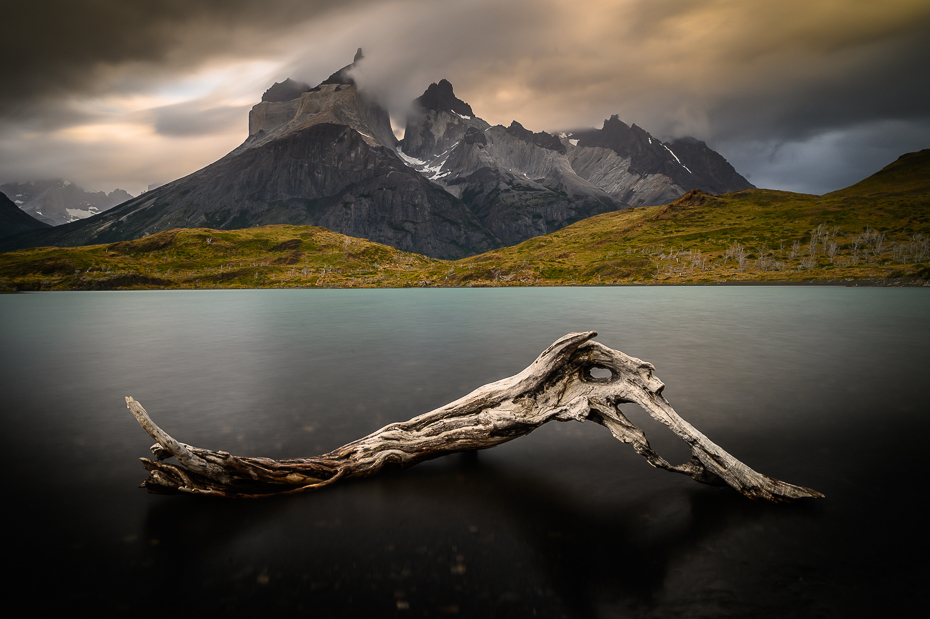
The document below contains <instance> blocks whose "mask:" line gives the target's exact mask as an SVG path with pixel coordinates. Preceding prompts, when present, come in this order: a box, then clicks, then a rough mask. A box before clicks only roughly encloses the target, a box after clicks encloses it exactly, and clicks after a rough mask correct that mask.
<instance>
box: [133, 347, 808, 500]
mask: <svg viewBox="0 0 930 619" xmlns="http://www.w3.org/2000/svg"><path fill="white" fill-rule="evenodd" d="M596 335H597V334H596V333H595V332H593V331H588V332H584V333H569V334H568V335H565V336H563V337H562V338H560V339H559V340H557V341H556V342H555V343H554V344H552V345H551V346H550V347H549V348H547V349H546V350H545V351H543V353H542V354H540V355H539V357H538V358H537V359H536V360H535V361H534V362H533V363H532V364H530V366H529V367H527V368H526V369H525V370H523V371H522V372H520V373H519V374H516V375H515V376H511V377H510V378H505V379H502V380H499V381H497V382H494V383H490V384H488V385H485V386H483V387H479V388H478V389H476V390H475V391H473V392H471V393H469V394H468V395H466V396H464V397H462V398H460V399H458V400H456V401H454V402H452V403H450V404H447V405H445V406H443V407H441V408H437V409H436V410H433V411H430V412H428V413H424V414H422V415H419V416H417V417H414V418H412V419H410V420H409V421H404V422H400V423H392V424H390V425H388V426H385V427H383V428H381V429H380V430H378V431H376V432H374V433H372V434H369V435H368V436H366V437H364V438H361V439H359V440H357V441H354V442H352V443H349V444H347V445H344V446H343V447H339V448H338V449H335V450H333V451H331V452H329V453H326V454H323V455H320V456H316V457H311V458H298V459H289V460H272V459H270V458H254V457H240V456H234V455H231V454H229V453H227V452H225V451H212V450H208V449H201V448H199V447H192V446H190V445H186V444H184V443H181V442H179V441H177V440H175V439H174V438H172V437H171V436H169V435H168V434H167V433H166V432H164V431H163V430H162V429H161V428H159V427H158V426H157V425H155V423H154V422H153V421H152V419H151V418H150V417H149V415H148V413H147V412H146V411H145V409H144V408H142V405H141V404H140V403H139V402H136V401H135V400H134V399H133V398H131V397H127V398H126V404H127V406H128V407H129V410H130V411H131V412H132V414H133V415H134V416H135V417H136V419H137V420H138V422H139V424H140V425H141V426H142V427H143V428H144V429H145V431H146V432H147V433H148V434H149V436H151V437H152V438H153V439H154V440H155V441H156V444H155V445H153V446H152V448H151V449H152V452H153V453H154V454H155V460H149V459H148V458H142V465H143V467H144V468H145V469H146V470H147V471H149V476H148V478H147V479H146V480H145V481H144V482H143V483H142V487H145V488H147V489H148V490H149V492H154V493H172V492H185V493H191V494H205V495H214V496H224V497H242V498H254V497H261V496H268V495H272V494H281V493H294V492H304V491H308V490H313V489H318V488H322V487H325V486H328V485H330V484H333V483H335V482H337V481H339V480H341V479H349V478H352V477H365V476H368V475H372V474H374V473H377V472H378V471H380V470H381V469H382V468H384V467H386V466H389V465H396V466H410V465H414V464H417V463H418V462H422V461H424V460H429V459H432V458H437V457H440V456H444V455H447V454H451V453H455V452H460V451H471V450H476V449H487V448H489V447H494V446H496V445H500V444H501V443H505V442H507V441H511V440H513V439H515V438H518V437H520V436H524V435H526V434H529V433H530V432H532V431H533V430H535V429H536V428H538V427H539V426H541V425H543V424H544V423H547V422H549V421H580V422H583V421H585V420H590V421H593V422H595V423H598V424H600V425H602V426H604V427H606V428H607V429H608V430H609V431H610V433H611V434H612V435H613V436H614V437H615V438H616V439H618V440H619V441H621V442H623V443H627V444H629V445H631V446H632V447H633V449H634V450H635V451H636V453H638V454H640V455H641V456H643V457H644V458H645V459H646V461H647V462H649V464H651V465H652V466H654V467H656V468H660V469H665V470H668V471H673V472H676V473H682V474H685V475H688V476H689V477H691V478H693V479H695V480H696V481H699V482H702V483H707V484H714V485H729V486H731V487H733V488H734V489H736V490H737V491H738V492H740V493H742V494H744V495H745V496H747V497H750V498H753V499H767V500H770V501H786V500H792V499H797V498H803V497H822V496H823V495H821V494H820V493H819V492H816V491H815V490H811V489H810V488H804V487H801V486H795V485H792V484H788V483H785V482H782V481H779V480H777V479H774V478H772V477H768V476H766V475H762V474H760V473H757V472H756V471H754V470H752V469H751V468H749V467H748V466H746V465H745V464H743V463H742V462H740V461H739V460H737V459H736V458H734V457H733V456H731V455H730V454H729V453H727V452H726V451H724V450H723V449H721V448H720V447H719V446H717V445H716V444H714V443H713V442H711V441H710V439H708V438H707V437H706V436H704V435H703V434H702V433H701V432H699V431H698V430H697V429H695V428H694V427H693V426H692V425H691V424H689V423H688V422H687V421H685V420H684V419H682V418H681V417H679V416H678V414H677V413H676V412H675V411H674V410H673V409H672V407H671V405H670V404H669V403H668V401H667V400H666V399H665V398H664V397H663V396H662V390H663V389H664V388H665V385H664V384H663V383H662V381H660V380H659V379H658V378H657V377H656V376H655V375H654V374H653V371H654V370H655V368H654V367H653V366H652V364H650V363H646V362H644V361H641V360H640V359H637V358H635V357H630V356H628V355H625V354H624V353H622V352H620V351H617V350H613V349H611V348H608V347H607V346H604V345H603V344H599V343H598V342H595V341H593V340H592V338H594V337H595V336H596ZM595 370H601V371H600V372H598V376H595V374H594V372H593V371H595ZM604 371H606V372H607V373H609V376H605V377H601V376H600V374H603V373H604ZM628 403H635V404H638V405H640V406H641V407H643V408H644V409H645V410H646V411H648V412H649V414H650V415H651V416H652V417H654V418H655V419H657V420H659V421H660V422H662V423H664V424H665V425H667V426H668V427H669V428H671V429H672V431H673V432H674V433H675V434H676V435H678V437H679V438H681V439H682V440H684V441H685V442H686V443H687V444H688V445H689V446H690V447H691V454H692V455H691V459H690V461H688V462H686V463H684V464H679V465H671V464H669V463H668V462H667V461H666V460H665V459H663V458H662V457H661V456H659V455H658V454H657V453H656V452H655V451H653V450H652V448H651V447H650V446H649V442H648V441H647V440H646V435H645V434H644V433H643V431H642V430H641V429H640V428H638V427H637V426H636V425H634V424H633V423H632V422H631V421H630V420H629V419H628V418H627V417H626V416H625V415H624V414H623V413H622V412H621V411H620V406H621V405H624V404H628ZM172 456H173V457H174V458H175V459H176V461H177V463H176V464H170V463H167V462H164V460H165V459H166V458H169V457H172Z"/></svg>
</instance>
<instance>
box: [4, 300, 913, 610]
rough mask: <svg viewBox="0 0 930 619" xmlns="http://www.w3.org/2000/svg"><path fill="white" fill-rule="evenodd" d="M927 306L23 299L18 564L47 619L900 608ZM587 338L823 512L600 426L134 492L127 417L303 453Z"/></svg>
mask: <svg viewBox="0 0 930 619" xmlns="http://www.w3.org/2000/svg"><path fill="white" fill-rule="evenodd" d="M923 292H924V291H912V290H903V291H901V290H847V289H824V288H809V289H793V288H785V289H776V288H762V289H751V288H739V289H736V288H732V289H725V290H722V289H704V288H690V289H688V288H680V289H662V288H656V289H587V290H584V289H574V290H500V291H494V290H481V291H465V290H449V291H441V290H437V291H326V292H323V291H321V292H314V291H245V292H242V293H235V292H231V293H216V294H210V293H203V294H201V293H128V294H124V293H114V294H108V293H88V294H57V295H56V294H39V295H16V296H5V297H0V312H2V315H0V317H2V319H3V320H2V322H0V324H2V325H3V327H2V328H3V329H4V331H3V337H2V339H0V345H2V350H0V353H2V356H0V358H2V359H3V363H4V366H3V371H2V373H0V382H2V384H0V387H2V393H3V402H4V406H3V415H4V421H5V423H6V427H7V428H8V432H7V433H5V435H4V438H3V439H2V440H3V445H2V448H3V453H4V454H5V457H6V458H8V461H9V462H11V463H14V464H13V466H10V467H7V468H6V469H5V475H6V477H7V478H8V479H6V480H5V481H6V482H7V483H6V487H7V489H8V491H9V492H10V496H13V497H19V500H17V501H15V502H14V503H13V504H12V506H11V507H10V512H11V515H12V517H13V519H14V523H15V525H14V529H13V530H14V531H15V533H16V535H17V536H19V537H22V538H23V539H26V540H28V542H29V546H28V548H27V549H26V550H23V551H17V553H16V554H14V557H13V559H14V562H15V563H16V564H17V565H18V566H20V568H19V574H18V575H17V576H16V579H15V581H14V584H15V585H16V586H15V589H16V591H18V592H19V593H18V594H19V595H20V596H21V597H22V598H23V599H24V600H28V601H29V603H30V604H31V605H32V606H33V607H35V608H44V607H54V608H60V609H63V608H65V607H73V605H74V604H76V603H79V602H85V603H93V604H94V605H95V606H94V607H95V608H98V609H100V610H102V611H104V612H106V611H110V612H139V611H140V610H141V609H143V608H149V607H150V606H151V604H152V600H153V599H165V596H170V599H172V600H175V601H177V602H178V603H183V604H185V605H187V606H189V607H191V608H196V609H201V610H209V611H217V610H225V611H227V612H230V613H232V614H245V613H246V612H251V613H254V614H267V613H269V612H273V611H287V612H293V611H298V612H307V613H309V614H312V615H313V616H321V617H328V616H332V617H354V616H384V615H394V614H396V615H398V616H442V615H444V614H447V615H453V616H455V615H459V616H532V615H533V614H534V613H535V615H536V616H542V617H626V616H654V617H669V616H676V617H677V616H683V615H687V616H697V617H719V616H761V617H784V616H808V617H818V616H828V615H834V616H854V615H857V614H859V613H861V612H862V611H864V610H869V609H871V608H875V609H879V608H881V609H882V611H883V612H894V611H896V610H901V611H902V612H903V610H904V609H905V608H907V607H908V605H909V604H913V603H914V602H915V599H916V597H917V596H918V595H919V592H920V591H922V587H923V583H924V582H925V579H926V577H927V576H928V575H930V574H928V570H927V568H926V567H925V565H924V563H923V562H922V561H921V557H922V556H923V553H924V552H926V550H927V539H926V536H925V535H922V534H921V533H920V531H922V530H923V522H922V516H921V512H920V511H919V510H917V509H915V503H914V501H915V497H914V495H915V494H917V491H916V490H915V489H919V488H920V487H922V484H923V482H922V480H921V478H920V476H919V470H920V460H919V459H920V458H921V454H922V453H923V450H924V445H923V444H922V439H921V437H922V436H924V435H926V432H927V430H930V427H928V426H930V416H928V415H924V414H923V413H924V412H925V410H926V406H925V404H924V403H923V399H922V397H923V396H922V393H921V387H922V380H923V376H922V373H923V371H924V368H926V367H927V366H928V362H930V353H928V350H930V346H927V344H928V343H930V337H928V336H930V325H928V322H930V321H927V320H926V317H927V316H928V315H930V311H928V310H930V301H928V298H927V295H926V294H922V293H923ZM592 323H594V324H592ZM10 325H15V326H16V327H15V329H14V328H11V327H10ZM592 327H593V328H596V329H598V330H599V331H600V333H601V335H600V336H599V338H598V339H599V340H600V341H602V342H604V343H606V344H608V345H610V346H613V347H616V348H619V349H621V350H624V351H625V352H628V353H630V354H633V355H635V356H638V357H641V358H644V359H647V360H649V361H651V362H653V363H655V364H656V366H657V368H658V370H657V374H658V375H659V376H660V377H661V378H662V379H663V380H664V381H665V382H666V384H667V385H668V388H667V389H666V392H665V395H666V396H667V397H668V398H669V400H670V401H671V402H672V405H673V406H674V407H675V408H676V410H677V411H678V412H679V413H681V414H682V416H684V417H685V418H686V419H688V420H689V421H691V422H692V423H694V425H695V426H697V427H698V428H700V429H701V430H702V431H704V432H705V433H706V434H708V436H709V437H710V438H711V439H712V440H714V441H715V442H717V443H718V444H720V445H721V446H722V447H724V448H725V449H727V450H728V451H730V452H731V453H733V454H734V455H735V456H736V457H738V458H740V459H742V460H744V461H745V462H747V464H749V465H750V466H752V467H754V468H756V469H757V470H760V471H762V472H765V473H768V474H771V475H773V476H775V477H779V478H781V479H785V480H787V481H790V482H794V483H800V484H803V485H808V486H811V487H813V488H816V489H817V490H820V491H822V492H824V493H825V494H826V495H827V499H825V500H824V501H812V502H806V503H800V504H797V505H780V506H772V505H767V504H760V503H754V502H751V501H747V500H745V499H743V498H742V497H740V496H737V495H735V493H732V492H730V491H728V490H726V489H717V488H709V487H703V486H700V485H697V484H695V483H694V482H693V481H691V480H689V479H687V478H685V477H683V476H676V475H672V474H669V473H666V472H662V471H656V470H653V469H651V468H650V467H649V466H648V465H646V464H645V463H644V462H643V460H642V459H641V458H639V457H638V456H636V455H635V454H633V453H632V452H631V450H630V449H629V448H628V447H626V446H624V445H621V444H620V443H618V442H617V441H615V440H613V439H612V438H611V437H610V435H609V433H608V432H607V431H606V430H604V429H603V428H601V427H599V426H596V425H594V424H584V425H581V424H576V423H571V424H559V425H547V426H545V427H543V428H541V429H540V430H538V431H537V432H535V433H533V434H532V435H530V436H528V437H525V438H522V439H520V440H518V441H515V442H512V443H508V444H506V445H503V446H500V447H498V448H495V449H493V450H488V451H484V452H481V453H480V454H479V455H478V456H477V457H469V456H456V457H450V458H445V459H441V460H437V461H433V462H429V463H426V464H424V465H421V466H418V467H415V468H413V469H410V470H407V471H402V472H396V473H390V474H387V475H383V476H379V477H376V478H372V479H369V480H361V481H356V482H351V483H346V484H343V485H337V486H334V487H332V488H329V489H326V490H325V491H323V492H318V493H316V494H312V495H308V496H295V497H279V498H276V499H272V500H263V501H241V502H237V501H213V500H200V499H197V498H192V497H154V496H148V495H146V494H145V493H144V492H142V491H138V490H136V489H135V487H134V486H135V485H136V484H138V483H139V482H140V481H141V480H142V478H143V477H144V473H143V471H142V470H141V468H140V467H139V466H138V464H137V460H136V459H137V458H138V457H140V456H145V455H147V451H146V447H147V445H148V444H149V443H150V440H149V439H148V438H147V437H146V436H145V435H144V433H143V432H142V431H141V430H140V429H139V428H138V426H137V425H136V424H135V422H134V420H133V419H132V418H131V417H130V416H129V414H128V413H127V412H126V411H125V408H124V405H123V403H122V396H124V395H133V396H134V397H136V398H137V399H139V400H140V401H141V402H143V404H144V405H145V406H146V407H147V408H148V410H149V412H150V413H152V415H153V416H154V417H155V419H156V421H158V422H159V423H160V424H161V425H162V426H163V427H165V428H166V429H167V430H168V431H169V432H171V433H172V434H174V435H175V436H177V437H178V438H180V439H181V440H184V441H186V442H190V443H192V444H201V445H203V446H205V447H212V448H219V449H227V450H229V451H234V452H237V453H242V454H244V455H268V456H273V457H293V456H300V455H307V454H313V453H320V452H323V451H327V450H329V449H331V448H333V447H335V446H337V445H339V444H342V443H344V442H347V441H350V440H352V439H354V438H357V437H359V436H361V435H363V434H366V433H368V432H370V431H372V430H374V429H376V428H378V427H380V426H381V425H384V424H385V423H388V422H389V421H393V420H397V419H406V418H409V417H410V416H412V415H414V414H417V413H419V412H423V411H425V410H429V409H431V408H433V407H435V406H438V405H441V404H444V403H446V402H448V401H451V400H453V399H455V398H457V397H459V396H461V395H463V394H464V393H466V392H467V391H469V390H471V389H472V388H474V387H476V386H478V385H480V384H483V383H486V382H488V381H490V380H496V379H498V378H501V377H502V376H506V375H509V374H512V373H514V372H516V371H519V370H520V369H522V368H523V367H525V366H526V365H527V364H528V363H529V362H530V361H531V360H532V359H533V358H534V357H535V356H536V355H537V354H538V353H539V352H540V351H541V350H542V349H543V348H545V347H546V346H547V345H548V344H549V343H551V342H552V341H553V340H554V339H556V338H557V337H558V336H560V335H562V334H564V333H565V332H567V331H570V330H582V329H588V328H592ZM348 385H351V386H348ZM889 385H890V386H893V388H890V389H889V388H887V386H889ZM625 412H627V413H628V414H630V415H631V416H634V417H635V416H636V411H635V410H627V409H625ZM637 421H638V422H643V423H644V424H645V423H646V422H645V420H641V419H637ZM659 430H662V431H665V429H664V427H662V426H659V427H657V428H652V429H650V428H648V427H647V435H648V436H649V437H650V439H651V440H652V442H653V445H654V446H655V447H656V448H657V450H658V451H659V452H660V453H663V454H665V455H667V456H668V457H669V458H671V459H672V460H674V461H679V460H683V459H684V458H685V457H686V456H687V454H686V452H685V453H683V454H676V452H675V451H674V450H675V449H679V446H680V444H679V443H678V441H677V439H675V437H672V436H665V435H663V434H661V433H660V434H656V432H657V431H659ZM666 434H667V432H666ZM27 462H28V463H29V464H28V466H26V465H25V464H24V463H27ZM52 590H54V591H55V592H56V594H55V595H50V594H49V592H50V591H52Z"/></svg>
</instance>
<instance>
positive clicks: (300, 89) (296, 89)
mask: <svg viewBox="0 0 930 619" xmlns="http://www.w3.org/2000/svg"><path fill="white" fill-rule="evenodd" d="M308 90H310V85H309V84H304V83H303V82H295V81H294V80H292V79H291V78H287V79H286V80H284V81H283V82H275V83H274V84H273V85H272V86H271V88H269V89H268V90H266V91H265V93H264V94H263V95H262V101H271V102H272V103H276V102H279V101H290V100H292V99H296V98H298V97H299V96H300V95H302V94H303V93H305V92H307V91H308Z"/></svg>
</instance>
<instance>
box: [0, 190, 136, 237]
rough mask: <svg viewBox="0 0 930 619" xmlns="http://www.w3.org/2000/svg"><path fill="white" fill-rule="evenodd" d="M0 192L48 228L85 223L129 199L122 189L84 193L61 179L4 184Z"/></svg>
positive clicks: (130, 197) (128, 195)
mask: <svg viewBox="0 0 930 619" xmlns="http://www.w3.org/2000/svg"><path fill="white" fill-rule="evenodd" d="M0 192H3V193H4V194H6V195H7V196H8V197H9V198H10V199H11V200H12V201H13V202H15V203H16V205H17V206H19V208H21V209H22V210H23V211H24V212H26V213H28V214H29V215H31V216H33V217H35V218H36V219H38V220H39V221H43V222H45V223H47V224H49V225H51V226H59V225H61V224H66V223H71V222H74V221H78V220H80V219H86V218H87V217H91V216H93V215H96V214H98V213H102V212H103V211H105V210H107V209H110V208H112V207H114V206H116V205H117V204H120V203H122V202H125V201H126V200H130V199H132V195H131V194H129V192H127V191H123V190H122V189H115V190H113V191H111V192H110V193H105V192H103V191H97V192H91V191H85V190H84V188H83V187H80V186H78V185H75V184H74V183H72V182H69V181H66V180H63V179H53V180H44V181H31V182H28V183H5V184H3V185H0Z"/></svg>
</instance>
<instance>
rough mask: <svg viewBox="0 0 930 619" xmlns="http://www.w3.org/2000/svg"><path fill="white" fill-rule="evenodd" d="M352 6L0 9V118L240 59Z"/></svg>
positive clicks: (161, 1) (339, 1)
mask: <svg viewBox="0 0 930 619" xmlns="http://www.w3.org/2000/svg"><path fill="white" fill-rule="evenodd" d="M354 4H357V3H356V2H354V1H353V0H276V1H273V2H272V1H263V0H131V1H125V0H85V1H78V2H75V1H73V0H32V1H30V2H15V3H7V5H5V6H4V21H5V23H6V24H7V25H12V27H7V28H4V33H3V37H2V38H0V75H3V81H4V88H3V89H2V90H0V93H2V94H0V114H4V115H8V114H11V113H15V112H19V113H20V114H22V113H24V112H26V111H28V108H29V106H30V105H31V103H32V102H33V101H35V100H37V99H39V100H41V99H43V98H46V97H54V96H65V95H71V94H74V93H97V92H100V91H101V90H103V89H106V88H108V87H112V86H113V83H112V81H111V80H112V77H113V75H112V74H113V71H114V69H118V68H120V67H127V66H132V67H133V68H135V69H136V70H138V71H142V72H154V73H157V72H164V71H167V70H171V69H172V68H177V67H185V68H190V67H191V66H195V65H197V64H198V63H200V62H203V61H205V60H207V59H209V58H212V57H215V56H217V55H221V54H230V55H242V54H248V53H254V52H256V51H261V50H262V49H264V48H267V47H269V46H271V45H273V43H274V37H275V33H276V32H280V31H285V30H289V29H292V28H294V27H297V26H299V24H300V23H303V22H306V21H308V20H311V19H317V18H320V17H321V16H324V15H326V14H327V13H329V12H331V11H334V10H337V9H338V10H345V9H347V8H351V7H352V5H354Z"/></svg>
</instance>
